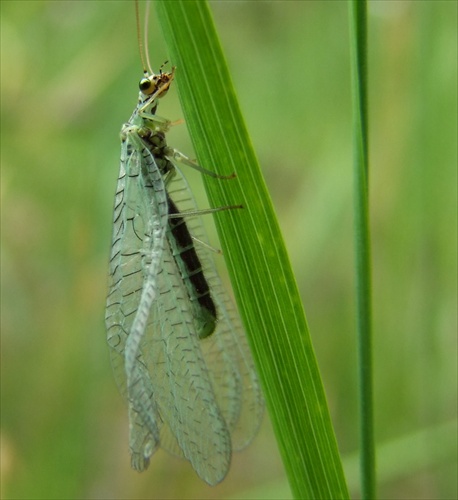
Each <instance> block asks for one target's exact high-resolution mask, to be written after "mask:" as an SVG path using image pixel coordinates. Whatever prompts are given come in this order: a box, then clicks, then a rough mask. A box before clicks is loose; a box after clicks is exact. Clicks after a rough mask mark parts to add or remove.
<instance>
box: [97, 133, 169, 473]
mask: <svg viewBox="0 0 458 500" xmlns="http://www.w3.org/2000/svg"><path fill="white" fill-rule="evenodd" d="M123 132H124V134H125V138H124V140H123V142H122V147H121V166H120V173H119V178H118V184H117V189H116V196H115V206H114V219H113V241H112V250H111V258H110V276H109V293H108V298H107V309H106V316H105V321H106V327H107V340H108V344H109V346H110V347H111V350H110V353H111V360H112V365H113V371H114V375H115V379H116V382H117V384H118V386H119V388H120V391H121V393H122V394H123V395H124V396H125V397H126V399H127V401H128V405H129V422H130V448H131V454H132V466H133V467H134V468H135V469H138V470H143V469H144V468H146V467H147V466H148V460H149V457H150V456H151V454H152V453H153V452H154V450H155V449H156V448H157V447H158V445H159V427H160V416H159V414H158V411H157V407H156V405H155V401H154V387H153V384H152V381H151V378H150V376H149V373H148V370H147V368H146V365H145V363H144V361H143V359H142V355H141V349H140V346H141V343H142V338H143V335H144V330H145V327H144V325H142V321H143V323H144V322H145V318H146V320H147V318H148V315H149V311H150V308H151V303H152V302H153V300H154V295H155V287H156V285H155V280H154V276H155V274H157V268H158V267H159V265H160V261H161V258H162V251H163V247H164V245H165V231H166V227H167V203H166V194H165V187H164V183H163V180H162V177H161V175H160V172H159V171H158V168H157V166H156V164H155V162H154V158H153V157H152V155H151V154H149V152H148V151H147V150H145V149H144V148H142V147H140V146H139V145H138V144H137V143H138V141H137V140H136V137H135V133H136V132H135V130H134V131H132V130H130V129H129V128H128V127H127V128H126V127H125V128H124V129H123ZM139 321H140V323H139Z"/></svg>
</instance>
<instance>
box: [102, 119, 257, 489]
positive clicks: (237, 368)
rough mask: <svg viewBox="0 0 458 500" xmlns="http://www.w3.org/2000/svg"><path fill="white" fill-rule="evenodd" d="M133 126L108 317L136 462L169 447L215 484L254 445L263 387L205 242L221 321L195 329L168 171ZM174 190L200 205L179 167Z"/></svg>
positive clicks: (124, 158) (119, 202)
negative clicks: (170, 213) (178, 253)
mask: <svg viewBox="0 0 458 500" xmlns="http://www.w3.org/2000/svg"><path fill="white" fill-rule="evenodd" d="M124 132H125V136H126V139H125V140H124V141H123V144H122V153H121V169H120V175H119V179H118V187H117V192H116V199H115V210H114V230H113V246H112V253H111V261H110V288H109V295H108V299H107V312H106V324H107V336H108V343H109V345H110V347H111V358H112V364H113V369H114V373H115V378H116V380H117V383H118V386H119V387H120V390H121V392H122V393H123V395H124V396H125V397H126V399H127V401H128V405H129V425H130V449H131V454H132V466H133V467H134V468H135V469H137V470H144V469H145V468H146V467H147V466H148V463H149V458H150V456H151V455H152V454H153V453H154V451H155V450H156V449H157V447H158V446H162V447H163V448H164V449H166V450H168V451H170V452H171V453H174V454H176V455H179V456H182V457H185V458H187V459H188V460H189V461H190V462H191V464H192V465H193V467H194V469H195V470H196V472H197V473H198V474H199V476H200V477H201V478H202V479H204V480H205V481H206V482H207V483H209V484H216V483H218V482H220V481H221V480H222V479H223V478H224V477H225V475H226V473H227V471H228V468H229V465H230V458H231V451H232V448H234V449H241V448H243V447H244V446H246V445H247V444H248V443H249V442H250V440H251V439H252V437H253V436H254V434H255V433H256V431H257V428H258V426H259V423H260V420H261V417H262V413H263V400H262V395H261V390H260V387H259V384H258V381H257V378H256V375H255V372H254V368H253V362H252V359H251V355H250V352H249V350H248V347H247V344H246V339H245V337H244V335H243V332H242V329H241V326H240V323H239V320H238V318H237V315H236V313H235V312H234V309H233V307H232V304H231V302H230V300H229V298H228V296H227V295H226V294H225V292H224V290H223V287H222V285H221V282H220V279H219V277H218V275H217V273H216V269H215V266H214V263H213V261H212V257H211V255H210V254H209V252H208V250H206V249H205V247H204V246H202V245H200V246H199V245H198V244H197V249H196V250H197V252H198V254H199V257H200V259H201V262H202V267H203V269H204V275H205V277H206V279H207V281H208V282H209V285H210V289H211V293H212V297H213V300H214V302H215V304H216V307H217V313H218V322H217V326H216V329H215V332H214V333H213V334H212V335H210V336H209V337H207V338H206V339H203V340H202V339H199V337H198V335H197V334H196V332H197V331H198V328H197V326H198V325H196V320H195V318H194V317H193V314H192V311H193V309H192V305H191V302H190V300H189V296H188V292H187V290H186V286H185V284H184V282H183V279H182V277H181V275H180V272H179V270H178V268H177V265H176V262H175V260H174V257H173V255H172V250H171V247H170V246H169V243H168V238H171V236H170V234H168V233H167V201H166V196H167V195H166V191H165V186H164V183H163V179H162V176H161V174H160V172H159V169H158V168H157V165H156V162H155V160H154V158H153V156H152V155H151V153H150V152H149V151H148V150H147V149H145V148H143V147H142V145H141V142H140V141H139V140H138V136H137V135H136V134H137V130H136V129H135V127H130V128H129V127H127V129H126V130H124ZM167 189H168V190H169V192H170V195H171V197H172V198H173V199H174V201H175V202H176V203H177V204H178V206H179V207H180V209H181V210H195V209H196V207H195V203H194V200H193V199H192V196H191V194H190V191H189V188H188V186H187V184H186V181H185V180H184V178H183V176H182V175H181V172H180V171H179V170H178V171H177V174H176V175H175V177H174V178H173V179H172V180H171V182H169V184H168V185H167ZM186 221H187V223H188V225H189V228H190V230H191V233H192V234H193V235H195V236H196V237H198V238H199V239H200V240H205V239H206V237H205V234H204V232H203V228H202V225H201V224H200V222H199V220H198V218H195V219H194V218H193V219H189V220H188V219H186Z"/></svg>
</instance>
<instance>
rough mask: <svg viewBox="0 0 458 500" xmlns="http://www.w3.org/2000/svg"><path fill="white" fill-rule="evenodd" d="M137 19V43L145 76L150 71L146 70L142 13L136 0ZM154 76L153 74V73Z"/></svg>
mask: <svg viewBox="0 0 458 500" xmlns="http://www.w3.org/2000/svg"><path fill="white" fill-rule="evenodd" d="M135 19H136V21H137V42H138V50H139V51H140V59H141V61H142V66H143V73H145V75H147V74H148V69H147V68H146V64H145V58H144V57H143V43H142V34H141V29H140V11H139V7H138V0H135ZM151 74H152V72H151Z"/></svg>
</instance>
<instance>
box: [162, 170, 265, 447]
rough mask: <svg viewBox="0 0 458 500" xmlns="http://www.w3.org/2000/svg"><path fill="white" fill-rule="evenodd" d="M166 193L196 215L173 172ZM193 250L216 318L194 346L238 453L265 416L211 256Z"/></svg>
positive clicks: (190, 221)
mask: <svg viewBox="0 0 458 500" xmlns="http://www.w3.org/2000/svg"><path fill="white" fill-rule="evenodd" d="M228 182H230V181H228ZM167 190H168V192H169V194H170V196H171V197H172V198H173V199H174V201H175V203H176V204H177V205H178V207H179V208H180V210H181V211H183V212H185V211H196V210H197V207H196V203H195V201H194V198H193V196H192V194H191V191H190V189H189V187H188V184H187V181H186V179H185V178H184V176H183V175H182V173H181V171H180V169H179V168H178V167H176V174H175V176H174V177H173V179H172V180H171V182H170V183H169V184H168V185H167ZM185 220H186V223H187V225H188V228H189V230H190V232H191V234H192V235H193V236H194V237H196V238H197V239H198V240H200V241H203V242H207V241H208V238H207V236H206V234H205V231H204V228H203V226H202V222H201V220H200V217H186V218H185ZM195 247H196V251H197V253H198V255H199V259H200V261H201V264H202V268H203V270H204V276H205V277H206V279H207V281H208V283H209V286H210V290H211V295H212V297H213V300H214V302H215V303H216V306H217V314H218V321H217V326H216V329H215V331H214V333H213V334H212V335H210V336H208V337H207V338H205V339H201V340H199V347H200V350H201V354H202V357H203V359H204V362H205V366H206V368H207V370H208V373H209V374H210V379H211V384H212V388H213V391H214V394H215V398H216V400H217V403H218V407H219V409H220V411H221V413H222V415H223V418H224V420H225V422H226V424H227V426H228V429H229V432H230V433H231V437H232V448H233V449H234V450H241V449H243V448H244V447H245V446H247V445H248V444H249V443H250V441H251V440H252V439H253V437H254V435H255V434H256V432H257V430H258V428H259V425H260V423H261V420H262V416H263V413H264V400H263V397H262V391H261V388H260V385H259V381H258V378H257V375H256V372H255V369H254V363H253V360H252V357H251V353H250V350H249V348H248V344H247V339H246V337H245V334H244V331H243V329H242V326H241V323H240V319H239V317H238V314H237V312H236V311H235V309H234V306H233V304H232V301H231V299H230V298H229V296H228V294H227V292H226V290H225V288H224V287H223V285H222V282H221V279H220V278H219V276H218V273H217V271H216V267H215V264H214V261H213V255H212V253H211V251H210V250H209V249H208V248H207V247H206V246H205V245H202V244H199V242H196V244H195Z"/></svg>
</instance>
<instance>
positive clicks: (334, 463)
mask: <svg viewBox="0 0 458 500" xmlns="http://www.w3.org/2000/svg"><path fill="white" fill-rule="evenodd" d="M156 5H157V10H158V17H159V20H160V22H161V26H162V27H163V30H164V36H165V39H166V40H167V43H168V44H169V50H170V56H171V59H172V60H173V61H174V64H176V65H177V66H178V76H177V81H178V86H179V91H180V97H181V102H182V104H183V111H184V114H185V117H186V122H187V124H188V127H189V130H190V133H191V136H192V138H193V139H194V146H195V149H196V152H197V154H198V157H199V160H200V161H201V163H202V164H203V165H218V166H221V165H224V171H218V173H220V174H229V173H230V172H232V171H234V172H235V173H236V174H237V180H236V181H232V182H231V181H221V182H219V183H216V182H214V181H213V180H212V179H206V186H207V189H208V194H209V199H210V200H211V202H212V204H213V205H214V206H226V205H234V204H236V203H241V204H242V205H243V210H234V211H232V212H231V213H227V212H226V213H223V214H220V217H217V227H218V230H219V234H220V239H221V243H222V244H223V249H224V252H225V255H226V256H227V258H226V260H227V263H228V267H229V272H230V274H231V276H232V278H233V281H232V282H233V285H234V291H235V294H236V297H237V302H238V305H239V310H240V312H241V315H242V318H243V319H244V323H245V327H246V330H247V332H248V334H249V336H250V339H251V341H252V346H253V351H254V354H255V357H256V360H257V365H258V368H259V373H260V375H261V377H262V382H263V387H264V392H265V394H266V399H267V404H268V408H269V413H270V416H271V420H272V423H273V426H274V429H275V430H276V435H277V438H278V441H279V445H280V449H281V451H282V455H283V461H284V464H285V468H286V471H287V474H288V476H289V479H290V484H291V488H292V490H293V492H294V494H295V496H296V497H297V498H316V499H318V498H336V499H337V498H345V497H347V496H348V493H347V492H346V486H345V481H344V478H343V471H342V466H341V464H340V459H339V455H338V452H337V446H336V442H335V437H334V433H333V430H332V427H331V423H330V418H329V414H328V411H327V404H326V399H325V396H324V391H323V387H322V383H321V380H320V376H319V373H318V367H317V365H316V361H315V355H314V352H313V349H312V345H311V342H310V337H309V333H308V328H307V324H306V321H305V317H304V312H303V308H302V304H301V299H300V297H299V293H298V289H297V285H296V282H295V279H294V276H293V273H292V270H291V266H290V263H289V260H288V257H287V253H286V249H285V247H284V244H283V240H282V236H281V232H280V228H279V226H278V223H277V220H276V217H275V214H274V212H273V207H272V203H271V200H270V197H269V195H268V193H267V189H266V186H265V183H264V180H263V178H262V175H261V172H260V169H259V166H258V164H257V161H256V158H255V154H254V151H253V148H252V147H251V142H250V140H249V138H248V134H247V131H246V127H245V125H244V122H243V119H242V116H241V113H240V110H239V106H238V103H237V100H236V97H235V92H234V90H233V87H232V84H231V79H230V75H229V71H228V69H227V68H226V64H225V61H224V58H223V54H222V51H221V48H220V45H219V41H218V39H217V37H216V32H215V30H214V26H213V23H212V20H211V17H210V13H209V10H208V6H207V4H206V3H204V2H178V1H177V2H158V3H157V4H156Z"/></svg>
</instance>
